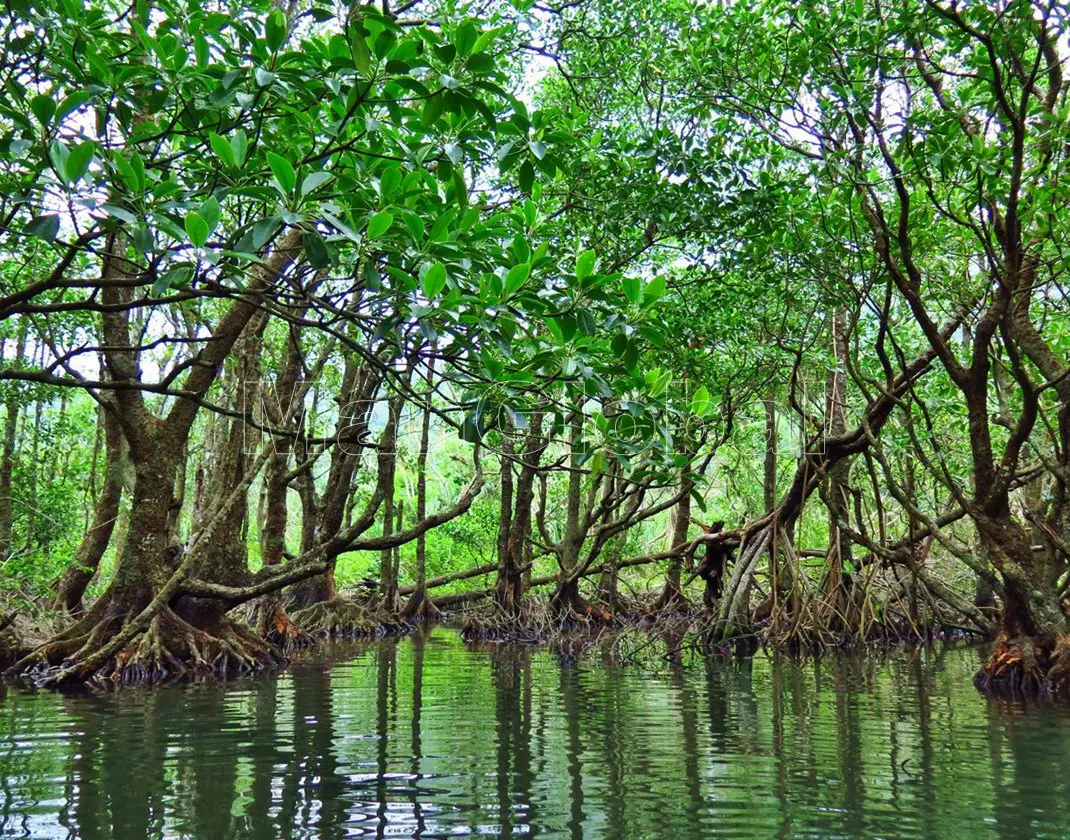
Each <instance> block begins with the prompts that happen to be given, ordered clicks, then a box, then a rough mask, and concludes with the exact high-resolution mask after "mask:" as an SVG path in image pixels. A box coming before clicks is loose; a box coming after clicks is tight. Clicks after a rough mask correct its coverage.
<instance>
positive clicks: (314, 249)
mask: <svg viewBox="0 0 1070 840" xmlns="http://www.w3.org/2000/svg"><path fill="white" fill-rule="evenodd" d="M303 239H304V244H305V258H306V259H307V260H308V264H309V265H310V266H312V267H313V268H326V267H327V265H328V264H329V263H330V255H329V254H328V253H327V243H326V242H325V241H324V240H323V237H322V236H320V235H319V234H318V233H317V232H316V231H314V230H306V231H305V234H304V236H303Z"/></svg>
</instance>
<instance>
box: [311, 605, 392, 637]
mask: <svg viewBox="0 0 1070 840" xmlns="http://www.w3.org/2000/svg"><path fill="white" fill-rule="evenodd" d="M291 618H292V619H293V622H294V623H295V624H296V625H297V626H298V627H300V628H301V630H302V631H303V632H304V633H306V634H308V635H310V636H312V637H313V638H317V639H360V638H379V637H380V636H382V635H384V633H385V632H386V630H385V628H384V627H383V626H382V625H381V624H380V623H379V622H377V621H376V620H375V617H374V615H373V614H372V613H371V612H369V610H368V609H367V608H366V607H363V606H361V605H360V604H356V603H354V602H352V601H347V600H345V599H343V598H335V599H334V600H333V601H322V602H320V603H318V604H313V605H312V606H310V607H305V608H304V609H300V610H296V611H295V612H294V613H293V615H292V616H291Z"/></svg>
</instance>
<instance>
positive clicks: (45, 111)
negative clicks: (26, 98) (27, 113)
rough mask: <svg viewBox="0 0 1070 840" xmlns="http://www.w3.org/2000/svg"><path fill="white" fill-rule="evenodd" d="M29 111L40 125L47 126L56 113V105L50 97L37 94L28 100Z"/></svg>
mask: <svg viewBox="0 0 1070 840" xmlns="http://www.w3.org/2000/svg"><path fill="white" fill-rule="evenodd" d="M30 110H31V111H33V115H34V116H35V117H37V121H38V122H39V123H41V125H43V126H47V125H48V123H49V121H50V120H51V119H52V117H53V115H54V114H55V113H56V103H55V101H53V99H52V97H51V96H48V95H46V94H43V93H39V94H37V96H35V97H34V98H33V99H31V100H30Z"/></svg>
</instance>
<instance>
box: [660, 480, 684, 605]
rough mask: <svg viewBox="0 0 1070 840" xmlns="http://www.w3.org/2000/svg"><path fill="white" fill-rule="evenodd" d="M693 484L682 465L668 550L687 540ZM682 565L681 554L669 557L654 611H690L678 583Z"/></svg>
mask: <svg viewBox="0 0 1070 840" xmlns="http://www.w3.org/2000/svg"><path fill="white" fill-rule="evenodd" d="M693 486H694V482H693V480H692V478H691V471H690V469H688V468H687V467H684V470H683V472H682V473H681V474H680V489H681V491H682V492H683V495H681V496H680V501H679V502H677V503H676V507H675V508H674V509H673V513H672V529H671V531H670V532H669V545H668V546H667V548H668V550H670V551H671V550H672V549H674V548H676V547H677V546H680V545H684V544H685V543H686V542H687V528H688V526H689V525H690V524H691V488H692V487H693ZM682 567H683V558H682V557H681V556H679V555H677V556H676V557H672V558H670V559H669V568H668V570H667V571H666V573H665V586H664V588H663V589H662V590H661V595H659V596H658V599H657V601H655V603H654V609H655V610H656V611H661V612H666V613H675V612H690V611H691V608H692V606H691V602H690V601H688V600H687V596H686V595H685V594H684V590H683V587H682V586H681V585H680V574H681V570H682Z"/></svg>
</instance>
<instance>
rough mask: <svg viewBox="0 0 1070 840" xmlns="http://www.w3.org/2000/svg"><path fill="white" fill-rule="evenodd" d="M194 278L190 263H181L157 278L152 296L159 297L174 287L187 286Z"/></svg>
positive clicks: (153, 285)
mask: <svg viewBox="0 0 1070 840" xmlns="http://www.w3.org/2000/svg"><path fill="white" fill-rule="evenodd" d="M192 278H193V266H192V265H190V264H189V263H181V264H180V265H176V266H174V267H172V268H169V269H168V270H167V271H165V272H164V273H163V274H160V275H158V276H157V278H156V282H155V283H153V284H152V296H153V297H159V296H160V295H162V294H163V293H164V292H166V291H167V290H168V289H170V288H171V287H172V286H185V285H186V284H187V283H189V281H190V280H191V279H192Z"/></svg>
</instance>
